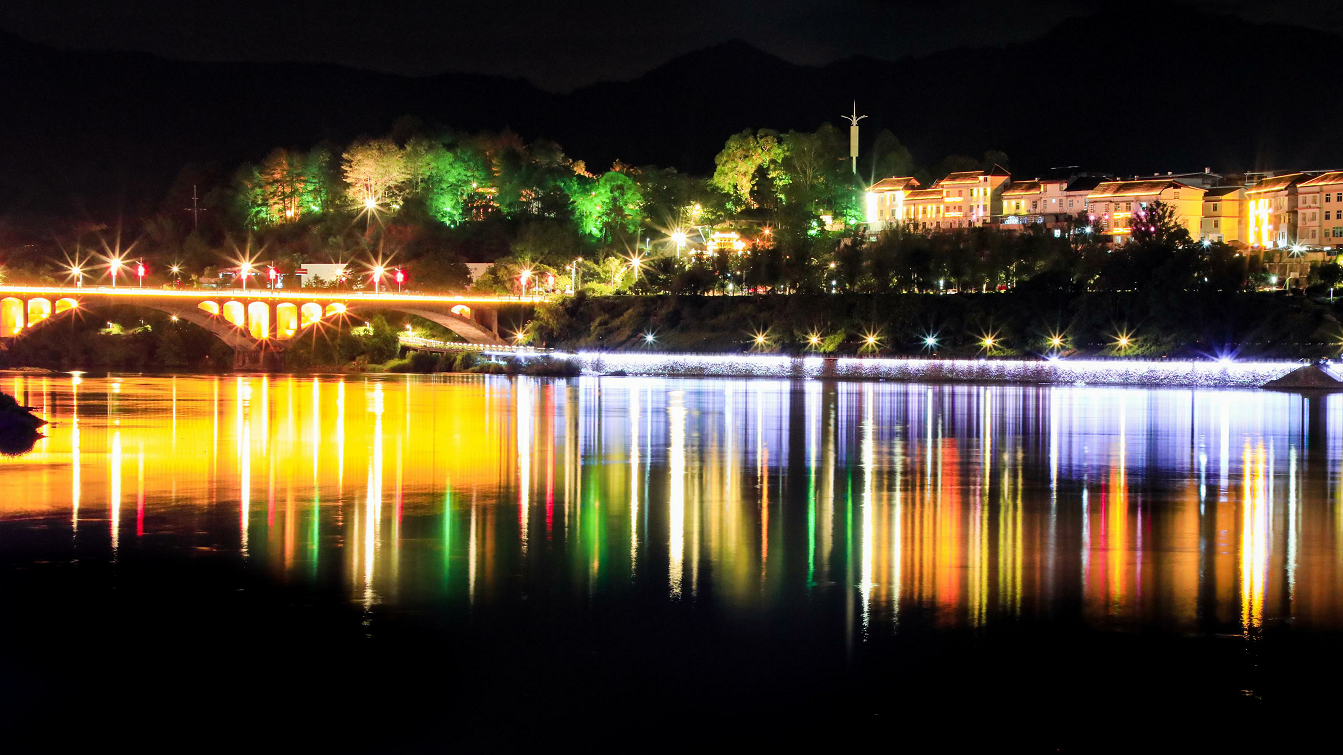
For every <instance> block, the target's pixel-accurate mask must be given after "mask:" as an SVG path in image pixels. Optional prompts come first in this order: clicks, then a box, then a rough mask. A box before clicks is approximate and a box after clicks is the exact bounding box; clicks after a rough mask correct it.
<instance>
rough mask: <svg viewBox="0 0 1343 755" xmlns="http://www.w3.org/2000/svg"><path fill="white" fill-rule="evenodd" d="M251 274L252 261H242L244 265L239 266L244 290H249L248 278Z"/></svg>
mask: <svg viewBox="0 0 1343 755" xmlns="http://www.w3.org/2000/svg"><path fill="white" fill-rule="evenodd" d="M251 274H252V263H250V262H244V263H242V266H241V267H239V268H238V275H240V276H241V277H242V290H244V291H246V290H247V278H248V276H250V275H251Z"/></svg>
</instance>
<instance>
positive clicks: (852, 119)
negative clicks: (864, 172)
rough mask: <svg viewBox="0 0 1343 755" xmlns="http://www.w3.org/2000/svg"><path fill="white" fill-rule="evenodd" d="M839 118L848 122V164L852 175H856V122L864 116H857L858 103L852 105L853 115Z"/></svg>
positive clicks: (864, 116)
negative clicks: (851, 169) (850, 165)
mask: <svg viewBox="0 0 1343 755" xmlns="http://www.w3.org/2000/svg"><path fill="white" fill-rule="evenodd" d="M840 117H841V118H843V119H844V120H846V121H848V122H849V162H850V163H851V164H852V167H853V174H854V175H855V176H856V175H858V121H861V120H862V119H864V118H866V117H867V116H866V115H859V114H858V101H857V100H855V101H854V103H853V115H841V116H840Z"/></svg>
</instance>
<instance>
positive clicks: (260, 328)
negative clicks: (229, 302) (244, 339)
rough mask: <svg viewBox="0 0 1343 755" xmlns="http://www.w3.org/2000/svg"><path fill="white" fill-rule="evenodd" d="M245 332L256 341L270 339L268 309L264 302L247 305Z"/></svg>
mask: <svg viewBox="0 0 1343 755" xmlns="http://www.w3.org/2000/svg"><path fill="white" fill-rule="evenodd" d="M247 331H248V332H249V333H251V334H252V337H253V338H255V339H257V340H258V341H264V340H265V339H267V338H270V307H269V306H268V305H267V304H266V302H264V301H254V302H252V303H251V304H248V305H247Z"/></svg>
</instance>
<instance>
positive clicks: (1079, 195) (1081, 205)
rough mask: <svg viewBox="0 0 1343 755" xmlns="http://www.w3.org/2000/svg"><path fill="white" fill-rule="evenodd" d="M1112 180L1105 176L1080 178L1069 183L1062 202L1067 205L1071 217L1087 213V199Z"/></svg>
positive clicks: (1064, 190)
mask: <svg viewBox="0 0 1343 755" xmlns="http://www.w3.org/2000/svg"><path fill="white" fill-rule="evenodd" d="M1109 180H1111V179H1109V178H1107V177H1105V176H1079V177H1077V178H1074V179H1073V180H1071V181H1069V182H1068V185H1067V186H1066V187H1065V188H1064V189H1063V198H1062V200H1061V201H1062V202H1064V203H1065V205H1066V208H1065V210H1066V212H1067V213H1068V214H1069V215H1076V214H1078V213H1079V212H1086V211H1087V202H1088V200H1087V197H1088V196H1090V194H1091V192H1093V191H1095V190H1096V187H1097V186H1100V185H1101V184H1103V183H1105V182H1106V181H1109Z"/></svg>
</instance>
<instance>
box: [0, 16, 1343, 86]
mask: <svg viewBox="0 0 1343 755" xmlns="http://www.w3.org/2000/svg"><path fill="white" fill-rule="evenodd" d="M1190 4H1192V5H1197V6H1200V7H1204V8H1207V9H1209V10H1216V11H1217V12H1222V13H1234V14H1236V15H1239V16H1241V17H1243V18H1246V19H1249V20H1252V21H1263V22H1280V23H1288V24H1295V25H1302V26H1309V27H1314V28H1316V29H1320V30H1325V31H1332V32H1336V33H1343V2H1338V0H1286V1H1285V2H1243V1H1241V0H1192V2H1191V3H1190ZM1100 5H1101V3H1099V2H1095V1H1094V0H1023V1H1022V2H1003V0H936V1H935V2H934V1H930V0H768V1H760V0H739V1H738V2H729V3H725V2H708V1H707V0H679V1H678V2H670V3H668V2H658V3H653V2H638V1H636V0H586V1H585V2H580V3H561V2H548V1H545V0H472V1H471V2H461V3H458V2H417V1H415V0H374V1H372V2H370V0H357V1H356V0H325V1H323V2H318V1H317V0H306V1H295V2H287V3H282V2H276V1H275V0H215V1H214V2H209V3H192V2H182V0H136V1H134V2H117V3H101V2H98V3H88V2H78V1H75V0H44V2H41V3H33V2H29V3H10V4H4V5H3V6H0V28H4V29H7V30H9V31H11V32H14V33H17V34H19V35H21V36H23V37H26V38H29V39H31V40H34V41H38V42H42V43H45V44H49V45H53V46H56V47H62V48H68V49H111V50H134V51H144V52H152V53H156V54H159V55H162V56H165V57H170V58H182V59H190V60H211V61H240V60H246V61H281V60H294V61H308V62H327V63H339V64H343V65H347V66H352V67H358V68H369V69H374V70H379V71H386V72H393V73H401V74H408V75H424V74H434V73H441V72H447V71H455V72H476V73H493V74H503V75H509V76H520V77H524V78H526V79H529V80H531V81H532V82H534V83H536V84H537V85H539V86H542V87H544V88H547V89H552V90H557V91H563V90H567V89H571V88H573V87H577V86H582V85H584V84H588V83H591V82H593V81H599V80H612V79H629V78H632V77H635V76H637V75H639V74H641V73H643V72H645V71H647V70H649V69H651V68H654V67H656V66H657V65H659V64H661V63H662V62H664V61H666V60H668V59H669V58H672V57H674V56H676V55H680V54H683V53H686V52H689V51H692V50H696V49H699V48H702V47H706V46H709V45H712V44H715V43H718V42H722V41H725V40H728V39H733V38H737V39H742V40H745V41H747V42H749V43H751V44H753V45H755V46H757V47H759V48H761V49H763V50H765V51H767V52H770V53H773V54H775V55H778V56H779V57H782V58H785V59H787V60H790V61H792V62H794V63H802V64H823V63H827V62H830V61H832V60H835V59H838V58H844V57H849V56H852V55H856V54H862V55H869V56H872V57H877V58H885V59H896V58H899V57H902V56H905V55H920V54H926V53H930V52H935V51H938V50H943V49H949V48H954V47H960V46H965V45H994V44H1004V43H1009V42H1015V41H1022V40H1026V39H1030V38H1032V37H1034V36H1036V35H1039V34H1041V33H1042V32H1044V31H1046V30H1047V29H1049V28H1050V27H1052V26H1054V25H1055V24H1056V23H1057V22H1058V21H1059V20H1060V19H1062V18H1064V17H1067V16H1077V15H1083V14H1087V13H1090V12H1091V11H1093V10H1095V9H1096V8H1097V7H1098V6H1100ZM1164 6H1165V3H1164V2H1154V3H1150V4H1146V6H1145V7H1144V6H1137V7H1135V8H1134V10H1135V12H1151V13H1154V14H1159V13H1160V12H1161V8H1162V7H1164ZM1009 8H1011V9H1012V11H1011V12H1008V11H1007V9H1009ZM1237 52H1245V51H1237Z"/></svg>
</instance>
